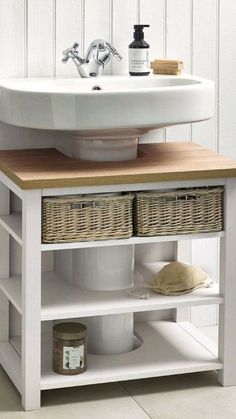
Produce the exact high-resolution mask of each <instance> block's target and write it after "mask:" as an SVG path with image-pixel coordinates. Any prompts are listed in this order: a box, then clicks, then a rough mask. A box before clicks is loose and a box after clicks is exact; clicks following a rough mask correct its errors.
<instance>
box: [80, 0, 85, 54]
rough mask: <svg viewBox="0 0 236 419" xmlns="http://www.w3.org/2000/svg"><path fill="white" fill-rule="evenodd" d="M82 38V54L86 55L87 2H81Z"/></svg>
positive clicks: (82, 0) (83, 0)
mask: <svg viewBox="0 0 236 419" xmlns="http://www.w3.org/2000/svg"><path fill="white" fill-rule="evenodd" d="M80 38H81V41H80V42H81V44H80V45H81V54H82V56H83V55H84V54H85V0H81V29H80Z"/></svg>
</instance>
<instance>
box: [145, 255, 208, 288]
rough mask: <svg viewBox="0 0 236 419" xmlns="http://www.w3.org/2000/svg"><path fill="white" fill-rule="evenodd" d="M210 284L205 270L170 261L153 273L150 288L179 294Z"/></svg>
mask: <svg viewBox="0 0 236 419" xmlns="http://www.w3.org/2000/svg"><path fill="white" fill-rule="evenodd" d="M210 284H211V280H210V279H209V277H208V275H207V273H206V272H204V271H203V270H202V269H200V268H197V267H195V266H193V265H188V264H185V263H181V262H171V263H169V264H168V265H166V266H164V267H163V268H162V269H161V270H160V272H158V274H156V275H154V277H153V279H152V282H151V284H150V288H152V289H153V291H155V292H157V293H159V294H163V295H181V294H187V293H189V292H192V291H194V290H195V289H197V288H205V287H208V286H209V285H210Z"/></svg>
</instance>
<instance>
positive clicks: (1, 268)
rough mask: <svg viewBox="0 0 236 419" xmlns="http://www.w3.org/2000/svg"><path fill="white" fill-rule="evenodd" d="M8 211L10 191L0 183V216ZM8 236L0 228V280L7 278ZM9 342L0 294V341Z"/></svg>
mask: <svg viewBox="0 0 236 419" xmlns="http://www.w3.org/2000/svg"><path fill="white" fill-rule="evenodd" d="M9 210H10V191H9V189H8V188H7V187H6V186H4V185H3V184H2V183H0V214H1V215H7V214H9ZM9 245H10V239H9V234H8V233H7V232H6V231H5V230H4V229H3V228H2V227H0V249H1V251H0V278H8V277H9V250H10V249H9ZM8 340H9V300H8V298H7V297H6V296H5V295H4V294H3V293H2V292H0V341H2V342H7V341H8Z"/></svg>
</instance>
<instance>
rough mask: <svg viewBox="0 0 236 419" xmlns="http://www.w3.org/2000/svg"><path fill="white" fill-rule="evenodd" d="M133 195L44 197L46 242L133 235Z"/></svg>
mask: <svg viewBox="0 0 236 419" xmlns="http://www.w3.org/2000/svg"><path fill="white" fill-rule="evenodd" d="M133 197H134V195H133V194H125V195H120V196H112V195H110V196H109V195H107V196H102V195H100V196H99V195H91V196H86V197H82V196H64V197H60V196H59V197H54V198H51V197H50V198H43V201H42V242H43V243H69V242H75V241H90V240H105V239H111V238H114V239H118V238H128V237H131V236H132V234H133V222H132V204H133Z"/></svg>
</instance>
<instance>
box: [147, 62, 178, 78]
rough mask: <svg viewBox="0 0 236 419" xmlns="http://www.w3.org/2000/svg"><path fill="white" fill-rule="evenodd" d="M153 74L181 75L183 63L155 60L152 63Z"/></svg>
mask: <svg viewBox="0 0 236 419" xmlns="http://www.w3.org/2000/svg"><path fill="white" fill-rule="evenodd" d="M151 68H152V69H153V74H172V75H178V74H181V71H182V70H183V68H184V65H183V61H180V60H154V61H152V62H151Z"/></svg>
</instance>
